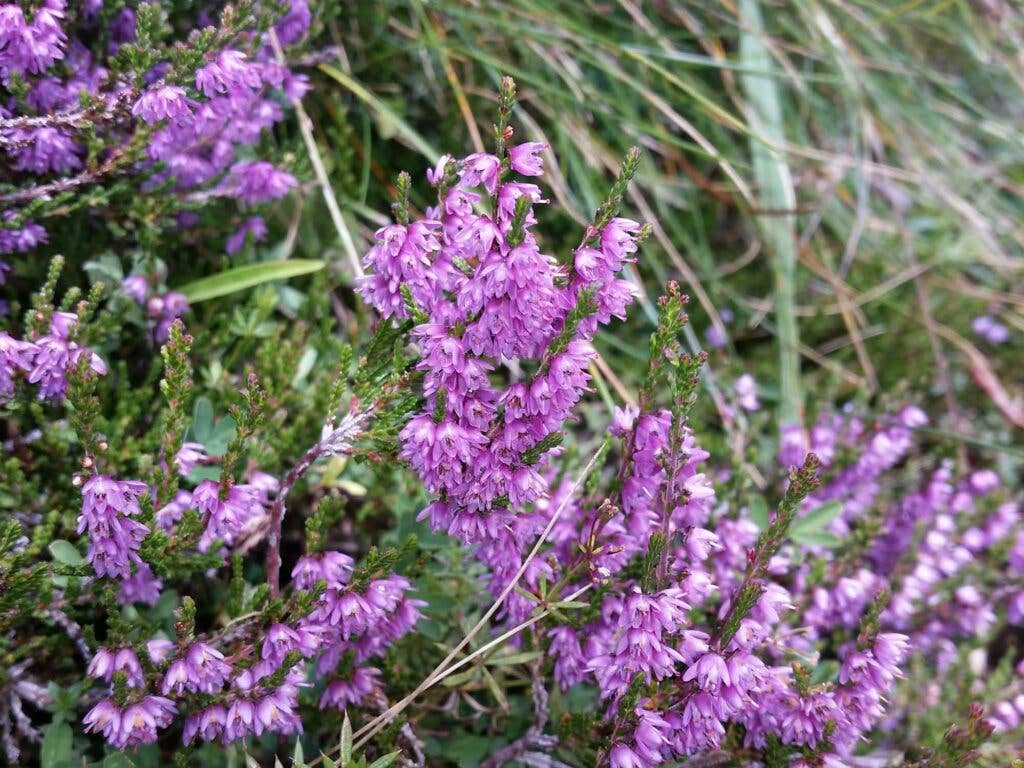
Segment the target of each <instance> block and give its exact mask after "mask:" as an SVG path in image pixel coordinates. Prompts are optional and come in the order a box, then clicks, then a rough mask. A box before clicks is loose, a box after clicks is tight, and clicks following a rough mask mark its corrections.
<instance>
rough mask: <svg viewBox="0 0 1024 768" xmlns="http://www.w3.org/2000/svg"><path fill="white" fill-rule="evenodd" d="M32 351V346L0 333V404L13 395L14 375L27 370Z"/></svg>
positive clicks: (33, 348)
mask: <svg viewBox="0 0 1024 768" xmlns="http://www.w3.org/2000/svg"><path fill="white" fill-rule="evenodd" d="M34 350H35V347H34V346H33V345H32V344H30V343H28V342H25V341H19V340H18V339H15V338H13V337H11V336H9V335H8V334H6V333H4V332H3V331H0V404H3V403H5V402H7V401H8V400H9V399H10V398H11V396H12V395H14V377H15V374H17V373H18V372H19V371H27V370H29V367H30V365H31V362H30V361H31V359H32V356H33V352H34Z"/></svg>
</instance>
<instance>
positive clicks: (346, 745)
mask: <svg viewBox="0 0 1024 768" xmlns="http://www.w3.org/2000/svg"><path fill="white" fill-rule="evenodd" d="M338 746H339V749H338V752H339V754H338V762H340V763H341V764H342V765H343V766H348V764H349V763H350V762H352V721H351V720H349V719H348V713H347V712H346V713H345V722H343V723H342V724H341V743H340V744H339V745H338Z"/></svg>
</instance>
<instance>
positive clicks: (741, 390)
mask: <svg viewBox="0 0 1024 768" xmlns="http://www.w3.org/2000/svg"><path fill="white" fill-rule="evenodd" d="M733 391H734V392H735V393H736V399H737V401H738V402H739V404H740V408H742V409H743V410H745V411H759V410H761V403H760V402H758V400H757V382H756V381H754V377H753V376H751V375H750V374H749V373H744V374H743V375H742V376H740V377H739V378H738V379H736V383H735V384H734V385H733Z"/></svg>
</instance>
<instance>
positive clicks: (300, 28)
mask: <svg viewBox="0 0 1024 768" xmlns="http://www.w3.org/2000/svg"><path fill="white" fill-rule="evenodd" d="M311 21H312V14H311V13H310V11H309V3H307V2H306V0H291V3H290V5H289V8H288V13H286V14H285V15H284V16H282V17H281V20H280V21H278V22H277V24H276V25H275V26H274V31H275V32H276V33H277V38H278V40H279V41H280V43H281V45H292V44H293V43H297V42H298V41H299V40H301V39H302V38H303V37H304V36H305V34H306V32H308V31H309V25H310V22H311Z"/></svg>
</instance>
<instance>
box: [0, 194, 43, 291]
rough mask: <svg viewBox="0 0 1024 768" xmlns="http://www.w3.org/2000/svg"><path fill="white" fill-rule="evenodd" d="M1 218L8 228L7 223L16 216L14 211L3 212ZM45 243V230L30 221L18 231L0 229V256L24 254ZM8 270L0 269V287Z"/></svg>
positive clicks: (5, 268)
mask: <svg viewBox="0 0 1024 768" xmlns="http://www.w3.org/2000/svg"><path fill="white" fill-rule="evenodd" d="M2 218H3V220H4V222H5V224H6V225H7V226H10V224H9V222H12V221H13V220H14V219H15V218H17V214H16V213H15V212H14V211H4V212H3V214H2ZM45 242H47V236H46V230H45V229H43V228H42V227H41V226H39V225H38V224H36V223H35V222H33V221H31V220H29V221H27V222H25V223H24V224H22V226H21V228H20V229H7V228H6V227H4V228H0V254H5V253H25V252H27V251H30V250H32V249H33V248H35V247H36V246H37V245H40V244H41V243H45ZM9 269H10V267H7V266H6V265H4V267H3V268H0V285H3V283H4V277H3V274H2V273H3V272H6V271H8V270H9Z"/></svg>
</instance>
